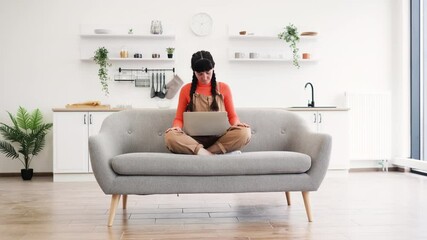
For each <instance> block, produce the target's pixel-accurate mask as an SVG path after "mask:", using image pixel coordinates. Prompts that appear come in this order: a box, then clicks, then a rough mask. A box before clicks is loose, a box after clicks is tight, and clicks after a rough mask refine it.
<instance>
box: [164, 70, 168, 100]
mask: <svg viewBox="0 0 427 240" xmlns="http://www.w3.org/2000/svg"><path fill="white" fill-rule="evenodd" d="M167 92H168V89H167V88H166V74H165V73H163V93H164V94H165V97H166V93H167Z"/></svg>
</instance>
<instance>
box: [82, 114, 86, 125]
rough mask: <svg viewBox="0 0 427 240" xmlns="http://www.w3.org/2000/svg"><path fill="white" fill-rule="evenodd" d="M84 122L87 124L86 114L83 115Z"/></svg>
mask: <svg viewBox="0 0 427 240" xmlns="http://www.w3.org/2000/svg"><path fill="white" fill-rule="evenodd" d="M83 124H84V125H86V114H85V115H83Z"/></svg>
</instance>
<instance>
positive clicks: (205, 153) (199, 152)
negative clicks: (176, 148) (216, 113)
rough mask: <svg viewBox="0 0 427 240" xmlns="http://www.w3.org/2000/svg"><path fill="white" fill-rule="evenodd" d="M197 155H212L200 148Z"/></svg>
mask: <svg viewBox="0 0 427 240" xmlns="http://www.w3.org/2000/svg"><path fill="white" fill-rule="evenodd" d="M197 155H205V156H207V155H213V154H212V153H211V152H209V151H208V150H206V149H204V148H200V149H199V151H198V152H197Z"/></svg>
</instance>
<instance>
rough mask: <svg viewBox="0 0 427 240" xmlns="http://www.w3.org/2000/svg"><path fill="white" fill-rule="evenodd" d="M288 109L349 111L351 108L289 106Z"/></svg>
mask: <svg viewBox="0 0 427 240" xmlns="http://www.w3.org/2000/svg"><path fill="white" fill-rule="evenodd" d="M285 109H286V110H288V111H348V110H350V108H343V107H334V108H332V107H288V108H285Z"/></svg>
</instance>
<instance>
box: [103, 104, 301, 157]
mask: <svg viewBox="0 0 427 240" xmlns="http://www.w3.org/2000/svg"><path fill="white" fill-rule="evenodd" d="M175 111H176V109H167V110H159V109H131V110H124V111H120V112H116V113H114V114H111V115H110V116H108V117H107V118H106V119H105V120H104V122H103V124H102V127H101V130H100V134H112V135H113V136H114V138H115V139H116V140H117V141H120V145H121V146H122V147H123V148H124V149H123V152H126V153H128V152H169V151H168V149H167V148H166V147H165V142H164V132H165V130H166V129H168V128H169V127H171V125H172V122H173V119H174V118H175ZM236 112H237V114H238V116H239V118H240V120H241V121H242V122H245V123H247V124H249V125H250V126H251V130H252V138H251V142H250V143H249V144H248V145H247V146H246V147H245V148H244V149H243V151H244V152H250V151H284V150H287V148H288V147H289V146H288V145H289V141H290V139H292V137H297V135H298V133H301V131H306V130H307V128H306V127H305V125H304V123H303V121H302V120H301V118H300V117H299V116H297V115H296V114H294V113H292V112H289V111H286V110H284V109H273V108H237V109H236Z"/></svg>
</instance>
